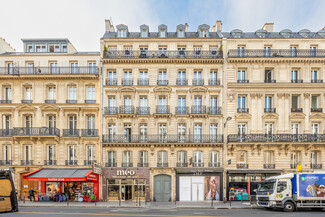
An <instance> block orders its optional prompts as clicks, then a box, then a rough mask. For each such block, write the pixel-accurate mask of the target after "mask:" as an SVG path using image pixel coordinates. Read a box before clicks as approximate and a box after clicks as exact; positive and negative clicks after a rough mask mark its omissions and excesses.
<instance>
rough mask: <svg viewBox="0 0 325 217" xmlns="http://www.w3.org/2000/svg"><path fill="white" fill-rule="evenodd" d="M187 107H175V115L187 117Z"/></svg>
mask: <svg viewBox="0 0 325 217" xmlns="http://www.w3.org/2000/svg"><path fill="white" fill-rule="evenodd" d="M188 110H189V109H188V107H187V106H184V107H175V114H176V115H187V114H188Z"/></svg>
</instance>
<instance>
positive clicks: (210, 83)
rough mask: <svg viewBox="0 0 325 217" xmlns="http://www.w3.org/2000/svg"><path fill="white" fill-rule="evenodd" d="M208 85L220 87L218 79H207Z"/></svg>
mask: <svg viewBox="0 0 325 217" xmlns="http://www.w3.org/2000/svg"><path fill="white" fill-rule="evenodd" d="M209 85H213V86H217V85H220V79H209Z"/></svg>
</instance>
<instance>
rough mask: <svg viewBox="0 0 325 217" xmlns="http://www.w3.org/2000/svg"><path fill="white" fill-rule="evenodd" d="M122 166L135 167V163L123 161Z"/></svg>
mask: <svg viewBox="0 0 325 217" xmlns="http://www.w3.org/2000/svg"><path fill="white" fill-rule="evenodd" d="M121 165H122V167H133V163H123V162H122V163H121Z"/></svg>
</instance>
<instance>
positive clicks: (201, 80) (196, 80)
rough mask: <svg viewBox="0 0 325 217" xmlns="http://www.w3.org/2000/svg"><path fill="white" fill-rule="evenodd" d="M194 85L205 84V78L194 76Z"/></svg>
mask: <svg viewBox="0 0 325 217" xmlns="http://www.w3.org/2000/svg"><path fill="white" fill-rule="evenodd" d="M192 85H196V86H199V85H204V79H203V78H194V79H193V81H192Z"/></svg>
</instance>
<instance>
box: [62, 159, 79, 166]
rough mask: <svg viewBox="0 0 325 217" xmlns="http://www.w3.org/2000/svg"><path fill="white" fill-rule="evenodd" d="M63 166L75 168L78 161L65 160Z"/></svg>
mask: <svg viewBox="0 0 325 217" xmlns="http://www.w3.org/2000/svg"><path fill="white" fill-rule="evenodd" d="M65 165H66V166H77V165H78V160H65Z"/></svg>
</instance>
